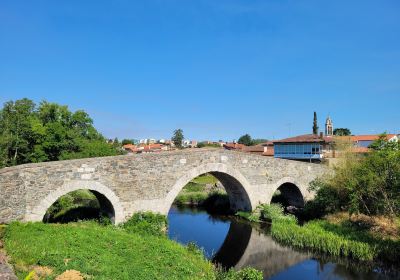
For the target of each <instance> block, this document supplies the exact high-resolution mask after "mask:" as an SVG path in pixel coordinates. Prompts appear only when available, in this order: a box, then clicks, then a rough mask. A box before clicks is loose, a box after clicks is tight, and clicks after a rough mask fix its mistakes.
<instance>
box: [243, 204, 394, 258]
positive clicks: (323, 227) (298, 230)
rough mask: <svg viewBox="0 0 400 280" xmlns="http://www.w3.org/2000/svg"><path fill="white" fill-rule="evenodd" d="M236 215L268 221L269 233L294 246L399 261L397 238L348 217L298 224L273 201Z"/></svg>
mask: <svg viewBox="0 0 400 280" xmlns="http://www.w3.org/2000/svg"><path fill="white" fill-rule="evenodd" d="M238 216H241V217H243V218H246V219H248V220H250V221H252V222H260V221H261V222H263V221H264V222H271V223H272V225H271V235H272V237H273V238H274V239H276V240H277V241H279V242H281V243H284V244H288V245H291V246H294V247H297V248H304V249H311V250H315V251H318V252H323V253H328V254H330V255H333V256H344V257H351V258H354V259H357V260H362V261H373V260H384V261H388V262H398V259H397V257H398V256H397V252H398V251H399V250H400V243H399V241H398V240H392V239H382V238H381V237H378V238H377V237H375V236H373V235H372V234H370V233H369V232H368V230H366V229H365V228H362V227H359V226H358V225H357V224H353V223H351V222H349V221H347V220H344V221H342V222H341V223H337V224H335V223H331V222H329V221H327V220H313V221H310V222H307V223H305V224H304V225H302V226H300V225H298V224H297V220H296V218H295V217H294V216H293V215H290V214H287V215H286V214H284V209H283V208H282V207H281V206H280V205H276V204H271V205H260V206H259V207H258V208H257V209H256V210H255V211H254V212H253V213H243V212H239V213H238Z"/></svg>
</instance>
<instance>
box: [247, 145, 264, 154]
mask: <svg viewBox="0 0 400 280" xmlns="http://www.w3.org/2000/svg"><path fill="white" fill-rule="evenodd" d="M243 150H244V151H245V152H249V153H257V152H259V153H263V152H264V146H261V145H255V146H245V147H244V148H243Z"/></svg>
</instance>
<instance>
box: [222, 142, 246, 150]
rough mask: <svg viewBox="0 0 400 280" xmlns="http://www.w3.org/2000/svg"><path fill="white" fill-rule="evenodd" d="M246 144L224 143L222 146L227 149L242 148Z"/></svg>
mask: <svg viewBox="0 0 400 280" xmlns="http://www.w3.org/2000/svg"><path fill="white" fill-rule="evenodd" d="M245 147H246V146H245V145H243V144H238V143H226V144H224V148H225V149H228V150H242V149H243V148H245Z"/></svg>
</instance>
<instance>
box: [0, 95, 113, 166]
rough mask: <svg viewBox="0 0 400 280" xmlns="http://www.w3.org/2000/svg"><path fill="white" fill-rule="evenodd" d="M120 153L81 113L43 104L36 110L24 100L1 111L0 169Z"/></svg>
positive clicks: (29, 101)
mask: <svg viewBox="0 0 400 280" xmlns="http://www.w3.org/2000/svg"><path fill="white" fill-rule="evenodd" d="M119 153H120V151H119V149H117V148H116V147H113V146H112V145H109V144H108V143H106V140H105V139H104V137H103V136H102V135H101V134H100V133H99V132H98V131H97V130H96V129H95V128H94V127H93V121H92V119H91V118H90V117H89V115H88V114H87V113H86V112H84V111H82V110H78V111H76V112H71V111H69V110H68V107H67V106H61V105H59V104H56V103H49V102H46V101H43V102H41V103H40V104H39V106H36V104H35V103H34V102H33V101H32V100H29V99H26V98H24V99H21V100H17V101H15V102H14V101H9V102H6V103H5V104H4V106H3V108H2V109H1V110H0V167H3V166H11V165H16V164H22V163H28V162H42V161H50V160H60V159H66V158H77V157H86V156H103V155H115V154H119Z"/></svg>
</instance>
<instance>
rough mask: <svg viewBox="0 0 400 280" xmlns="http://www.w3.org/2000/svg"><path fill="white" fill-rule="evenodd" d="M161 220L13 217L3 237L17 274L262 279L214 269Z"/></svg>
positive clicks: (141, 217) (246, 272)
mask: <svg viewBox="0 0 400 280" xmlns="http://www.w3.org/2000/svg"><path fill="white" fill-rule="evenodd" d="M165 221H166V220H165V217H162V216H160V215H153V214H137V215H135V216H134V217H133V218H132V219H131V220H130V221H129V222H127V223H126V224H124V225H122V226H120V227H115V226H101V225H99V224H97V223H95V222H81V223H70V224H43V223H19V222H15V223H12V224H10V225H9V226H7V228H6V230H5V234H4V237H3V241H4V245H5V249H6V251H7V253H8V255H9V256H10V257H11V260H10V261H11V263H12V265H13V266H14V268H15V271H16V273H17V276H18V277H19V279H25V277H27V275H28V274H30V275H31V276H32V275H33V274H36V275H37V276H39V277H40V278H39V279H54V278H55V277H57V275H60V274H61V273H63V272H65V271H67V270H75V271H78V273H80V274H81V275H82V276H83V277H84V279H232V280H239V279H262V276H261V274H260V273H259V272H258V271H255V270H253V269H247V270H244V271H241V272H233V271H229V272H220V271H217V270H216V269H215V268H214V267H213V265H212V264H211V263H210V262H209V261H207V260H206V259H205V258H204V256H203V254H202V253H201V251H199V250H198V249H196V248H193V247H191V246H189V247H184V246H181V245H180V244H178V243H176V242H174V241H171V240H169V239H168V238H167V237H166V236H165V235H164V234H161V232H162V231H163V229H165ZM33 271H34V272H33ZM252 275H253V276H252ZM249 277H250V278H249ZM32 279H35V278H32ZM76 279H83V278H76Z"/></svg>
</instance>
